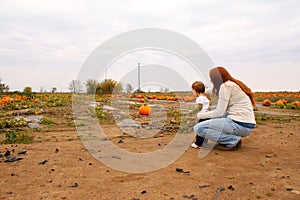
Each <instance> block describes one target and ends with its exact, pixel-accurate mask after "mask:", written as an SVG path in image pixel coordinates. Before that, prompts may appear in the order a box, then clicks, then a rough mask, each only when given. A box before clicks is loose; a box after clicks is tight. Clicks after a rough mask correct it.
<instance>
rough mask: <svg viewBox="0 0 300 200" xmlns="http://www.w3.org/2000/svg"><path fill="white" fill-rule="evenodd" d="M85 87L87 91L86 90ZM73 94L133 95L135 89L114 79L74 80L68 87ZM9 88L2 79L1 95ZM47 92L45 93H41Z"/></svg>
mask: <svg viewBox="0 0 300 200" xmlns="http://www.w3.org/2000/svg"><path fill="white" fill-rule="evenodd" d="M84 87H85V90H84ZM68 89H69V91H70V92H71V93H87V94H112V93H113V92H115V93H121V92H127V93H131V92H132V91H133V87H132V86H131V85H130V84H126V86H125V89H124V88H123V86H122V84H121V83H120V82H118V81H115V80H112V79H105V80H104V81H102V82H98V81H97V80H93V79H89V80H87V81H86V82H85V83H81V81H79V80H72V81H71V82H70V84H69V87H68ZM8 91H9V86H8V85H7V84H5V83H2V79H0V94H1V93H3V92H8ZM56 91H57V88H56V87H53V88H52V90H51V93H55V92H56ZM23 92H24V93H32V88H31V87H30V86H26V87H25V88H24V90H23ZM40 92H41V93H42V92H45V91H42V90H41V91H40Z"/></svg>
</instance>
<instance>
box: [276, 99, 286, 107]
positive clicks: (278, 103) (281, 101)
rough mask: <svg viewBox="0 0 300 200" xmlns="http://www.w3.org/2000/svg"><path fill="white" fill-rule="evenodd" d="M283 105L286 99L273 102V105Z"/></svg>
mask: <svg viewBox="0 0 300 200" xmlns="http://www.w3.org/2000/svg"><path fill="white" fill-rule="evenodd" d="M284 105H286V101H285V100H282V99H280V100H278V101H276V103H275V106H284Z"/></svg>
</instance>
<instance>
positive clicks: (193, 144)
mask: <svg viewBox="0 0 300 200" xmlns="http://www.w3.org/2000/svg"><path fill="white" fill-rule="evenodd" d="M191 147H193V148H195V149H201V148H202V146H198V145H196V144H195V143H192V144H191Z"/></svg>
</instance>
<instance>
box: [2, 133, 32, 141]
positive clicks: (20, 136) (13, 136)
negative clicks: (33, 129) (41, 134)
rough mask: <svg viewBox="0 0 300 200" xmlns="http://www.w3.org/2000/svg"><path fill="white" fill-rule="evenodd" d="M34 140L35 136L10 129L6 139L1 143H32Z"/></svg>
mask: <svg viewBox="0 0 300 200" xmlns="http://www.w3.org/2000/svg"><path fill="white" fill-rule="evenodd" d="M32 140H33V137H32V136H29V135H28V134H25V133H20V132H16V131H10V132H7V133H6V134H5V140H3V141H2V142H1V144H30V143H31V142H32Z"/></svg>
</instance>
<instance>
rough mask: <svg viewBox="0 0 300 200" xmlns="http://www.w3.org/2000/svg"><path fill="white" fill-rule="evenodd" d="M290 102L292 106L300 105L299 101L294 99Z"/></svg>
mask: <svg viewBox="0 0 300 200" xmlns="http://www.w3.org/2000/svg"><path fill="white" fill-rule="evenodd" d="M292 104H293V105H294V106H297V107H300V102H299V101H294V102H293V103H292Z"/></svg>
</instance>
